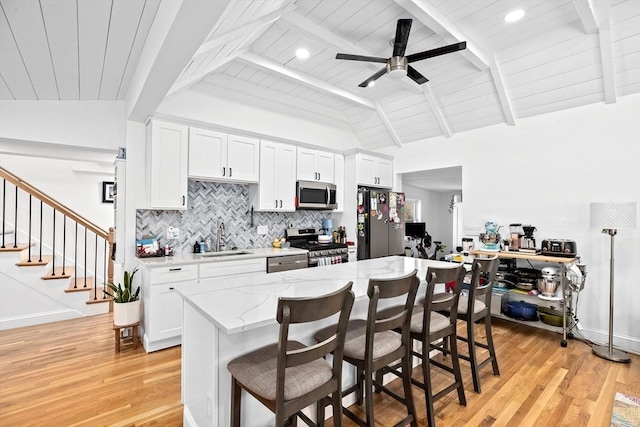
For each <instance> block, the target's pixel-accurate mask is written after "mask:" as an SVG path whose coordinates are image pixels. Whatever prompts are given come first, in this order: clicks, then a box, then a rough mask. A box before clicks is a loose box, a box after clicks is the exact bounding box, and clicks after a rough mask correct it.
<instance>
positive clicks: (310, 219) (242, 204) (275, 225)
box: [136, 180, 331, 253]
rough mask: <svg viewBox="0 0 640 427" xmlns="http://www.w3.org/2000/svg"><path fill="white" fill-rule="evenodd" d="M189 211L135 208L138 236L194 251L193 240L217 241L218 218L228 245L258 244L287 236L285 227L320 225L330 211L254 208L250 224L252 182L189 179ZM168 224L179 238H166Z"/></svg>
mask: <svg viewBox="0 0 640 427" xmlns="http://www.w3.org/2000/svg"><path fill="white" fill-rule="evenodd" d="M187 206H188V209H187V210H186V211H158V210H142V209H139V210H137V211H136V239H141V238H143V237H146V236H153V237H157V238H158V242H159V243H160V244H161V245H164V244H165V243H169V246H171V247H173V249H174V252H175V253H187V252H193V244H194V243H195V242H196V240H197V241H200V240H202V239H204V240H205V242H206V243H207V244H210V243H212V242H214V241H215V237H216V229H217V225H218V221H222V222H223V223H224V227H225V239H224V243H225V244H226V246H227V249H231V248H232V247H234V246H235V247H238V248H240V249H248V248H259V247H268V246H271V242H272V241H273V239H274V238H276V237H281V236H284V231H285V229H286V228H288V227H290V226H292V227H316V228H320V227H321V225H322V220H323V219H324V218H330V217H331V213H330V212H323V211H309V210H303V211H296V212H286V213H281V212H254V213H253V223H254V226H253V227H251V226H250V224H251V206H250V204H249V186H248V185H239V184H226V183H218V182H204V181H192V180H190V181H189V188H188V195H187ZM259 225H266V226H267V227H269V232H268V233H267V234H265V235H258V233H257V227H258V226H259ZM169 227H174V228H179V229H180V238H179V239H175V240H167V238H166V236H167V234H166V233H167V229H168V228H169Z"/></svg>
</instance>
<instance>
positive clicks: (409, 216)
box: [404, 199, 422, 222]
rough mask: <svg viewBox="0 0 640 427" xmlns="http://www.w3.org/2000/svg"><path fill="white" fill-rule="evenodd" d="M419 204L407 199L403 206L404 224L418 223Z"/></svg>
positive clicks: (414, 200)
mask: <svg viewBox="0 0 640 427" xmlns="http://www.w3.org/2000/svg"><path fill="white" fill-rule="evenodd" d="M421 211H422V208H421V202H420V200H417V199H407V200H406V201H405V204H404V220H405V222H420V218H421V215H420V214H421Z"/></svg>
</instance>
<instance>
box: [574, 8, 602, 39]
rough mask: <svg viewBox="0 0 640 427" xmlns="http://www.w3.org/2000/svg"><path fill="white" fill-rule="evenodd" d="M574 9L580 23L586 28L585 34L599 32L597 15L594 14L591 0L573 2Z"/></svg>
mask: <svg viewBox="0 0 640 427" xmlns="http://www.w3.org/2000/svg"><path fill="white" fill-rule="evenodd" d="M573 7H575V8H576V12H578V16H579V17H580V22H582V26H583V27H584V32H585V33H587V34H595V33H596V31H598V22H597V21H596V15H595V14H594V12H593V5H592V4H591V0H573Z"/></svg>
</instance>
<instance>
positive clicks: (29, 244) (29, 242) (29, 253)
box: [16, 188, 33, 262]
mask: <svg viewBox="0 0 640 427" xmlns="http://www.w3.org/2000/svg"><path fill="white" fill-rule="evenodd" d="M16 191H18V188H16ZM32 199H33V196H31V194H29V240H28V241H27V247H28V249H27V255H28V256H29V258H28V260H27V262H31V221H32V219H33V216H32V213H31V211H32V207H31V205H32V203H31V200H32Z"/></svg>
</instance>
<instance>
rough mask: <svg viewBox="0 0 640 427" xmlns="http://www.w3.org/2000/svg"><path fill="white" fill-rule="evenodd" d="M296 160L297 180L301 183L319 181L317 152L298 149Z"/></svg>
mask: <svg viewBox="0 0 640 427" xmlns="http://www.w3.org/2000/svg"><path fill="white" fill-rule="evenodd" d="M296 158H297V162H296V164H297V173H296V176H297V179H298V180H299V181H317V180H318V171H317V170H316V150H311V149H309V148H298V153H297V155H296Z"/></svg>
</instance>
